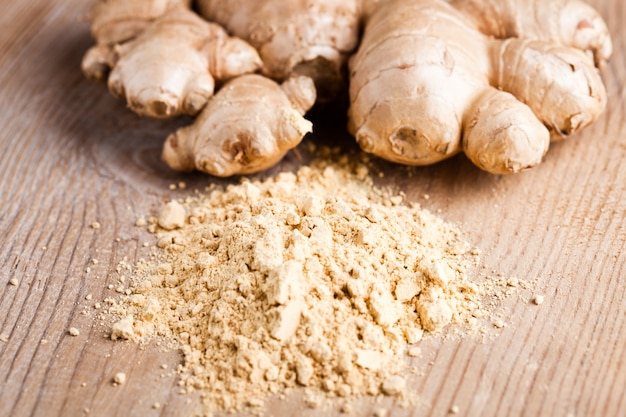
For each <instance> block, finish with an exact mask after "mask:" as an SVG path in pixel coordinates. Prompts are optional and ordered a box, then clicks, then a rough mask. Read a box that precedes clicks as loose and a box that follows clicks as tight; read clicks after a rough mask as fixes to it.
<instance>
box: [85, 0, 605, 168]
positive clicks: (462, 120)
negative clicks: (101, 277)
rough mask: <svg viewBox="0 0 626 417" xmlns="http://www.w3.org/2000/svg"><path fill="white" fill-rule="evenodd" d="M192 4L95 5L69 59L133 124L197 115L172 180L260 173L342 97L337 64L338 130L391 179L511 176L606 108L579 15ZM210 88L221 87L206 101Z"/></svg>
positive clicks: (584, 18) (455, 0)
mask: <svg viewBox="0 0 626 417" xmlns="http://www.w3.org/2000/svg"><path fill="white" fill-rule="evenodd" d="M191 3H192V1H191V0H136V1H134V2H127V1H123V0H99V1H98V3H97V4H96V7H95V10H94V16H93V18H92V32H93V34H94V37H95V38H96V40H97V45H96V46H95V47H93V48H91V49H90V50H89V51H88V52H87V54H86V56H85V58H84V60H83V71H84V72H85V73H86V74H87V76H88V77H90V78H94V79H102V80H104V79H107V77H108V85H109V89H110V90H111V92H112V93H113V94H114V95H117V96H119V97H124V98H125V99H126V101H127V103H128V106H129V107H130V108H131V109H132V110H134V111H135V112H136V113H138V114H140V115H146V116H150V117H156V118H167V117H173V116H177V115H180V114H189V115H197V114H199V113H200V116H199V117H198V118H197V120H196V122H195V124H194V125H193V126H190V127H187V128H183V129H180V130H179V131H177V132H176V133H175V134H173V135H171V136H170V137H169V138H168V140H167V143H166V145H165V149H164V151H163V157H164V159H165V160H166V161H167V163H168V164H169V165H170V166H171V167H172V168H175V169H181V170H190V169H199V170H202V171H205V172H208V173H211V174H213V175H218V176H227V175H234V174H245V173H250V172H256V171H259V170H262V169H265V168H268V167H270V166H271V165H273V164H274V163H276V162H277V161H278V160H279V159H280V158H282V156H283V155H284V154H285V153H286V152H287V150H289V149H291V148H292V147H293V146H295V145H296V144H297V143H298V142H299V141H300V140H301V139H302V137H303V136H304V135H305V134H306V133H307V132H309V131H310V130H311V125H310V123H309V122H308V121H306V120H305V119H304V118H303V115H304V113H305V112H306V111H307V110H308V109H309V108H310V107H311V106H312V105H313V102H314V101H315V100H316V99H317V100H318V101H323V100H328V99H331V98H334V97H336V96H337V95H338V93H339V92H340V91H341V90H342V88H343V86H344V84H345V83H344V81H345V80H344V73H345V64H346V61H347V60H348V58H349V62H348V72H349V81H350V86H349V90H350V91H349V94H350V109H349V111H348V119H349V120H348V129H349V130H350V132H351V133H352V134H353V135H355V137H356V139H357V141H358V143H359V144H360V146H361V147H362V148H363V149H364V150H365V151H367V152H371V153H373V154H375V155H378V156H380V157H382V158H385V159H388V160H390V161H394V162H398V163H402V164H410V165H426V164H432V163H436V162H438V161H441V160H444V159H446V158H449V157H450V156H452V155H455V154H457V153H459V152H464V153H465V154H466V155H467V157H468V158H469V159H471V160H472V161H473V162H474V163H475V164H476V165H477V166H479V167H480V168H482V169H484V170H487V171H489V172H492V173H496V174H505V173H512V172H518V171H521V170H524V169H527V168H529V167H532V166H534V165H536V164H538V163H539V162H540V161H541V160H542V158H543V156H544V155H545V153H546V152H547V150H548V147H549V144H550V141H551V140H559V139H562V138H564V137H567V136H569V135H571V134H574V133H576V132H578V131H580V130H581V129H582V128H584V127H586V126H588V125H590V124H591V123H593V122H594V121H595V120H596V119H597V118H598V117H599V115H600V114H601V113H602V111H603V109H604V107H605V106H606V100H607V99H606V92H605V90H604V85H603V84H602V80H601V78H600V75H599V69H602V68H603V67H604V66H605V65H606V63H607V61H608V59H609V58H610V56H611V53H612V45H611V40H610V37H609V34H608V30H607V27H606V24H605V23H604V22H603V20H602V18H601V17H600V16H599V15H598V13H597V12H596V11H595V10H593V8H591V7H590V6H588V5H586V4H584V3H582V2H581V1H580V0H546V1H542V2H539V1H538V0H532V1H530V0H447V1H446V0H319V1H315V2H312V1H310V0H264V1H257V2H253V1H249V0H228V1H227V0H196V1H195V2H194V3H193V4H191ZM191 6H194V7H195V9H194V10H197V11H198V13H199V14H200V15H202V16H203V17H204V18H205V19H207V20H209V21H213V22H216V23H209V22H207V21H206V20H203V19H202V18H201V17H200V16H199V15H197V14H196V13H195V12H193V11H192V10H191V9H190V8H191ZM218 24H219V25H223V26H224V28H226V30H228V31H229V33H231V34H233V35H234V36H237V37H238V38H234V37H229V36H228V35H227V34H226V31H225V30H224V29H222V28H221V27H220V26H218ZM361 26H363V27H361ZM361 33H362V38H361V39H360V44H359V35H360V34H361ZM239 38H241V39H239ZM246 42H249V43H250V44H248V43H246ZM357 44H359V47H358V50H357V51H356V53H354V54H353V52H354V49H355V48H356V46H357ZM352 54H353V55H352ZM261 58H262V59H261ZM258 71H260V72H261V73H262V74H263V76H261V75H253V76H252V75H242V74H247V73H254V72H258ZM270 78H271V79H273V80H274V81H272V80H271V79H270ZM228 80H231V81H230V82H227V81H228ZM285 80H286V81H285ZM311 80H312V81H311ZM216 81H217V83H218V85H221V84H222V82H227V83H226V84H225V87H224V88H223V91H220V92H218V94H217V96H215V97H213V98H212V95H213V92H214V88H215V84H216ZM275 81H276V82H282V81H284V83H283V85H282V86H279V85H278V84H276V82H275ZM207 102H208V103H209V104H208V105H207ZM205 106H206V108H205ZM203 108H205V110H204V111H202V109H203Z"/></svg>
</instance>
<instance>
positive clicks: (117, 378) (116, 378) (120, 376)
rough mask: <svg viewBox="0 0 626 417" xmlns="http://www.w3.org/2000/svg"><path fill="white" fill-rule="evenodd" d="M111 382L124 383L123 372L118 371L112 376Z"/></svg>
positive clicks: (124, 375) (124, 376)
mask: <svg viewBox="0 0 626 417" xmlns="http://www.w3.org/2000/svg"><path fill="white" fill-rule="evenodd" d="M113 383H114V384H116V385H124V384H125V383H126V374H125V373H124V372H118V373H116V374H115V376H113Z"/></svg>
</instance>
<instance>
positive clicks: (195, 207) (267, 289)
mask: <svg viewBox="0 0 626 417" xmlns="http://www.w3.org/2000/svg"><path fill="white" fill-rule="evenodd" d="M402 203H403V197H402V195H392V194H390V193H388V192H385V191H383V190H381V189H378V188H376V187H375V186H374V184H373V182H372V180H371V179H370V177H369V175H368V168H367V165H366V164H364V163H356V162H354V163H349V162H348V159H347V158H345V157H344V158H341V157H334V155H332V152H329V151H328V150H326V151H325V158H319V159H316V160H314V161H313V162H312V163H311V164H310V165H309V166H304V167H302V168H300V169H299V170H298V172H297V173H295V174H294V173H281V174H278V175H277V176H276V177H275V178H270V179H267V180H265V181H262V182H261V181H250V180H243V181H242V182H241V184H238V185H231V186H228V187H226V188H225V189H223V188H219V187H213V188H211V189H210V190H207V193H206V194H204V195H201V194H197V195H195V196H193V197H189V198H187V199H186V200H184V201H177V202H172V203H169V204H167V205H165V207H164V208H163V210H162V211H161V213H160V214H159V216H158V217H155V218H152V219H150V220H149V221H148V222H147V223H148V225H147V226H148V227H149V229H150V230H152V231H154V232H155V233H156V237H157V248H155V253H154V256H153V257H152V258H151V259H150V260H149V261H143V262H140V264H139V265H137V267H136V268H135V271H134V277H133V281H132V286H131V289H132V293H131V294H130V295H128V296H122V299H121V302H120V303H119V304H118V303H116V304H115V305H113V306H112V307H111V309H110V311H111V312H113V313H117V314H119V315H120V316H121V317H122V318H121V320H120V321H119V322H117V323H116V324H115V325H114V326H113V329H112V333H111V337H112V338H113V339H131V340H135V341H146V340H150V339H151V338H153V337H155V336H163V337H165V338H169V339H171V340H174V341H175V342H176V345H177V346H178V347H179V348H180V349H181V350H182V352H183V354H184V363H183V364H182V365H181V368H180V370H179V371H180V374H181V379H182V385H183V386H184V387H185V390H186V391H193V390H201V391H202V395H203V398H204V402H205V404H206V407H207V410H209V411H210V410H228V411H234V410H239V409H241V408H243V407H246V406H248V407H260V406H262V405H263V403H264V401H265V400H266V399H267V398H268V397H269V396H271V395H272V394H277V393H283V392H285V391H286V390H288V389H289V388H291V387H306V390H307V395H306V396H305V397H307V398H310V399H314V400H315V401H313V400H311V401H310V404H311V405H312V406H316V405H319V404H320V401H318V400H319V398H333V397H358V396H363V395H379V394H384V395H392V396H399V397H402V396H404V394H405V390H406V382H407V381H406V380H405V376H406V375H408V371H407V370H406V368H405V361H406V358H407V356H406V355H405V350H406V349H407V346H408V345H409V344H411V343H415V342H418V341H419V340H420V339H421V338H422V336H423V334H424V332H425V331H426V332H437V331H439V330H440V329H442V328H444V327H445V326H447V325H448V324H449V323H450V322H456V323H467V322H471V321H472V320H474V321H475V320H476V319H475V318H474V317H481V316H483V314H482V313H479V311H480V308H481V306H480V298H481V296H482V295H484V294H483V287H481V286H479V285H477V284H475V283H472V282H471V281H470V280H469V279H468V276H469V271H473V270H474V269H475V267H476V266H477V265H478V262H479V259H478V252H477V251H475V250H473V249H472V248H471V247H470V245H469V244H468V243H466V242H465V241H464V240H463V239H462V237H461V235H460V233H459V232H458V231H457V229H455V228H454V227H452V226H451V225H449V224H447V223H445V222H444V221H442V220H441V219H440V218H438V217H436V216H434V215H432V214H430V213H429V212H427V211H425V210H423V209H421V208H420V207H418V206H416V205H409V206H407V205H403V204H402ZM140 224H143V223H140ZM409 352H410V353H412V354H415V353H414V352H416V350H409Z"/></svg>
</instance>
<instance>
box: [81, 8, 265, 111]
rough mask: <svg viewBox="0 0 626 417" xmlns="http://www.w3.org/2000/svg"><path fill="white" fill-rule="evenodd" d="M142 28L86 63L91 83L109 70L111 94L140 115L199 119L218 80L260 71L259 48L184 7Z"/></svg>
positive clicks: (105, 46) (105, 47)
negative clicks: (198, 115)
mask: <svg viewBox="0 0 626 417" xmlns="http://www.w3.org/2000/svg"><path fill="white" fill-rule="evenodd" d="M160 3H162V2H160ZM124 4H125V5H130V6H129V7H133V5H134V3H133V2H128V3H124ZM138 4H139V3H138ZM134 7H136V5H135V6H134ZM98 10H106V9H103V8H101V9H96V11H98ZM95 16H96V17H95V19H96V21H98V20H97V17H98V15H97V14H96V15H95ZM127 27H128V25H127V24H126V23H125V22H124V24H122V26H121V30H123V31H124V33H126V32H127V31H126V29H127ZM141 28H142V31H141V32H140V33H138V34H137V32H138V30H137V31H132V32H133V35H135V36H136V37H135V38H133V39H130V40H126V41H125V42H123V43H113V44H111V43H105V44H99V45H98V46H96V47H95V49H92V50H91V51H89V52H88V54H87V55H86V57H85V60H84V61H83V68H84V70H85V72H86V73H87V74H91V75H92V78H99V77H101V76H102V75H101V74H102V73H103V72H104V71H103V70H102V68H103V67H105V68H107V69H108V68H110V75H109V77H108V86H109V90H110V91H111V93H112V94H113V95H115V96H117V97H120V98H125V99H126V101H127V103H128V107H129V108H130V109H131V110H133V111H134V112H136V113H137V114H139V115H144V116H150V117H154V118H169V117H174V116H178V115H180V114H188V115H195V114H197V113H198V112H199V111H200V110H201V109H202V108H203V107H204V106H205V104H206V102H207V100H208V99H209V97H211V96H212V95H213V91H214V88H215V80H216V79H217V80H219V81H225V80H228V79H230V78H233V77H235V76H238V75H240V74H245V73H251V72H254V71H256V70H257V69H259V68H260V67H261V60H260V58H259V56H258V54H257V52H256V50H255V49H254V48H252V47H251V46H250V45H248V44H247V43H245V42H244V41H242V40H240V39H237V38H232V37H229V36H228V35H227V34H226V31H224V29H222V28H221V27H220V26H218V25H216V24H212V23H208V22H206V21H204V20H203V19H201V18H200V17H199V16H197V15H196V14H195V13H193V12H192V11H190V10H189V9H187V8H185V7H182V6H180V5H179V6H176V7H170V8H168V9H166V10H165V11H163V13H162V14H161V15H160V16H158V17H156V18H155V19H154V20H152V21H151V22H150V24H148V25H145V26H144V25H141ZM125 38H126V36H119V37H112V38H108V40H110V39H125ZM115 42H117V41H115ZM93 63H96V64H93Z"/></svg>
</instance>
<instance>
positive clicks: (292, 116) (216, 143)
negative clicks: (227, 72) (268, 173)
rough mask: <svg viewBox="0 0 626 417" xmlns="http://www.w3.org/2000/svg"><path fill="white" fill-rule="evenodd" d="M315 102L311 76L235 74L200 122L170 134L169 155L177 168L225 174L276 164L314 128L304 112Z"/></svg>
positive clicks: (166, 153) (166, 157) (166, 152)
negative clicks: (273, 77) (279, 79)
mask: <svg viewBox="0 0 626 417" xmlns="http://www.w3.org/2000/svg"><path fill="white" fill-rule="evenodd" d="M314 102H315V87H314V86H313V81H312V80H311V78H309V77H305V76H293V77H291V78H289V79H288V80H287V81H285V82H284V83H283V84H282V85H279V84H277V83H276V82H274V81H272V80H270V79H269V78H266V77H263V76H261V75H243V76H241V77H238V78H235V79H234V80H232V81H230V82H228V83H227V84H226V85H224V87H222V89H220V91H219V92H218V93H217V94H216V95H215V96H213V97H212V98H211V100H210V101H209V103H208V105H207V107H206V108H205V109H204V111H203V112H202V113H201V114H200V115H199V116H198V118H197V120H196V121H195V123H194V124H192V125H191V126H187V127H184V128H182V129H179V130H178V131H177V132H176V133H174V134H172V135H170V136H169V138H168V139H167V141H166V142H165V147H164V149H163V159H164V160H165V162H167V164H168V165H169V166H170V167H172V168H173V169H176V170H181V171H191V170H193V169H197V170H199V171H203V172H206V173H208V174H211V175H215V176H219V177H226V176H231V175H235V174H249V173H253V172H258V171H262V170H264V169H267V168H270V167H271V166H273V165H275V164H276V163H277V162H278V161H279V160H280V159H282V158H283V156H284V155H285V154H286V153H287V151H289V150H290V149H292V148H294V147H295V146H296V145H298V144H299V143H300V141H301V140H302V137H303V136H304V135H305V134H306V133H308V132H311V130H312V125H311V122H309V121H308V120H306V119H305V118H304V117H303V115H304V114H305V113H306V112H307V111H308V110H309V109H310V108H311V106H313V103H314Z"/></svg>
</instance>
